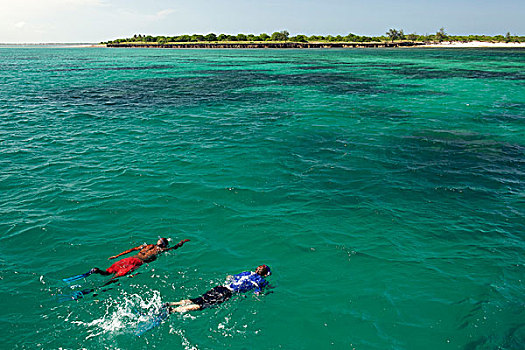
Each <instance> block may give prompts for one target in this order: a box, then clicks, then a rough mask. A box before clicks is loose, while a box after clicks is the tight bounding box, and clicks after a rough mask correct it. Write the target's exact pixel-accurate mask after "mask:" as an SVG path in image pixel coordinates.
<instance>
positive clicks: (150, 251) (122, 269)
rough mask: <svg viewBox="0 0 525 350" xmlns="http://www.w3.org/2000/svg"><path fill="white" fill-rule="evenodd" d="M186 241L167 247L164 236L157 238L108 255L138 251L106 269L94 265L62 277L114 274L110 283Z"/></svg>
mask: <svg viewBox="0 0 525 350" xmlns="http://www.w3.org/2000/svg"><path fill="white" fill-rule="evenodd" d="M188 241H189V239H183V240H181V241H180V242H179V243H177V244H175V245H174V246H173V247H171V248H168V246H169V242H168V239H166V238H159V240H158V241H157V244H143V245H141V246H138V247H135V248H131V249H128V250H126V251H124V252H122V253H120V254H117V255H114V256H112V257H110V258H109V259H110V260H111V259H116V258H118V257H119V256H121V255H125V254H128V253H131V252H133V251H136V250H138V251H139V252H138V253H137V254H136V255H134V256H131V257H129V258H124V259H122V260H119V261H117V262H116V263H114V264H113V265H111V266H110V267H109V268H107V269H106V270H101V269H99V268H98V267H95V268H92V269H91V270H90V271H89V272H87V273H85V274H82V275H78V276H73V277H70V278H66V279H64V282H72V281H75V280H78V279H81V278H85V277H87V276H89V275H91V274H94V273H97V274H100V275H103V276H109V275H114V276H113V277H111V279H110V280H109V281H108V282H107V283H106V284H110V283H113V282H115V279H116V278H118V277H122V276H125V275H127V274H129V273H131V272H133V271H135V270H136V269H137V268H139V267H140V266H141V265H142V264H144V263H150V262H152V261H154V260H156V259H157V256H158V255H159V254H160V253H164V252H167V251H170V250H172V249H177V248H180V247H182V245H183V244H184V243H186V242H188Z"/></svg>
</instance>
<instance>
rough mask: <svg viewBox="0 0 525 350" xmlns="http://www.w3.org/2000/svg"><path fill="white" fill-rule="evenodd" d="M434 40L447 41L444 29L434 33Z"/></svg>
mask: <svg viewBox="0 0 525 350" xmlns="http://www.w3.org/2000/svg"><path fill="white" fill-rule="evenodd" d="M435 38H436V40H437V41H439V42H442V41H443V40H445V39H447V38H448V36H447V33H445V28H443V27H441V28H439V30H438V31H437V32H436V35H435Z"/></svg>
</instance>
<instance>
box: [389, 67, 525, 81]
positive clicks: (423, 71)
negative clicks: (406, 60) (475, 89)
mask: <svg viewBox="0 0 525 350" xmlns="http://www.w3.org/2000/svg"><path fill="white" fill-rule="evenodd" d="M391 72H392V73H394V74H398V75H403V76H407V77H409V78H412V79H451V78H465V79H503V80H524V79H525V74H523V73H521V72H505V71H499V72H495V71H486V70H479V69H451V70H442V69H436V68H432V67H412V68H411V67H406V68H396V69H391Z"/></svg>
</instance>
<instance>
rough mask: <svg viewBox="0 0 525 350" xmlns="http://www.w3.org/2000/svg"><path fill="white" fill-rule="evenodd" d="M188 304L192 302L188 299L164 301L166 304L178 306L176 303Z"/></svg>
mask: <svg viewBox="0 0 525 350" xmlns="http://www.w3.org/2000/svg"><path fill="white" fill-rule="evenodd" d="M188 304H193V303H192V302H191V300H189V299H184V300H181V301H174V302H171V303H166V306H178V305H188Z"/></svg>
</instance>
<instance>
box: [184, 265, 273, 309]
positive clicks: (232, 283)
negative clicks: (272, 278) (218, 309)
mask: <svg viewBox="0 0 525 350" xmlns="http://www.w3.org/2000/svg"><path fill="white" fill-rule="evenodd" d="M267 285H268V281H266V280H265V279H264V278H262V277H261V276H260V275H258V274H256V273H255V272H252V271H244V272H241V273H239V274H237V275H234V276H232V277H231V278H230V279H228V280H227V281H226V283H225V285H223V286H217V287H214V288H212V289H211V290H209V291H207V292H206V293H204V294H203V295H202V296H200V297H198V298H194V299H190V300H191V302H192V303H194V304H197V305H200V307H201V308H202V309H204V308H207V307H210V306H213V305H216V304H220V303H223V302H225V301H226V300H228V299H230V298H231V296H232V295H233V293H244V292H248V291H250V290H253V291H254V292H257V293H258V292H260V291H261V290H262V288H264V287H266V286H267Z"/></svg>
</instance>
